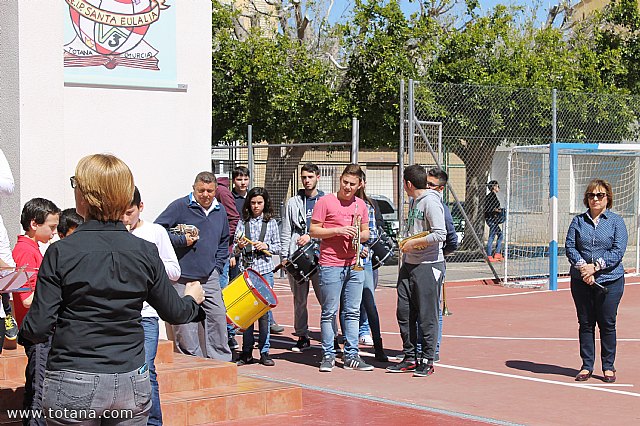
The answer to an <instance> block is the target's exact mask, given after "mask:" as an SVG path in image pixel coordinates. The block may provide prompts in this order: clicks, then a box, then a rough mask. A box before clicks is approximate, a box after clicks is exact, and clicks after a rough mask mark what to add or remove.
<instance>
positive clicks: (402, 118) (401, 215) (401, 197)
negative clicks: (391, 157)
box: [398, 80, 406, 264]
mask: <svg viewBox="0 0 640 426" xmlns="http://www.w3.org/2000/svg"><path fill="white" fill-rule="evenodd" d="M405 121H406V118H405V111H404V80H401V81H400V145H399V148H398V232H399V235H398V237H400V235H404V232H405V230H404V183H403V180H402V172H403V171H404V150H405V127H404V126H405ZM398 264H400V262H398Z"/></svg>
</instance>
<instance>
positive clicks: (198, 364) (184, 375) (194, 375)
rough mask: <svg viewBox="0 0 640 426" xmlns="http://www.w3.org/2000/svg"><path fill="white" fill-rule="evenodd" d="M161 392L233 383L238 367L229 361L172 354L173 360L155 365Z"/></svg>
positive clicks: (235, 380)
mask: <svg viewBox="0 0 640 426" xmlns="http://www.w3.org/2000/svg"><path fill="white" fill-rule="evenodd" d="M156 371H157V373H158V386H159V387H160V392H161V393H162V394H165V393H171V392H180V391H190V390H200V389H211V388H216V387H220V386H225V385H235V384H236V382H237V376H238V367H237V366H236V365H235V364H234V363H231V362H223V361H216V360H213V359H205V358H197V357H193V356H189V355H182V354H174V357H173V362H171V363H167V364H158V365H156Z"/></svg>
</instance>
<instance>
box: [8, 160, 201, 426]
mask: <svg viewBox="0 0 640 426" xmlns="http://www.w3.org/2000/svg"><path fill="white" fill-rule="evenodd" d="M71 187H72V188H73V189H74V194H75V200H76V210H77V212H78V214H80V216H82V217H83V218H84V220H85V223H83V224H82V225H80V226H79V227H78V228H77V229H76V231H75V232H74V233H73V234H71V235H70V236H68V237H67V238H65V239H63V240H60V241H58V242H56V243H55V244H53V245H52V246H51V247H50V248H49V249H48V250H47V252H46V253H45V256H44V260H43V261H42V266H41V268H40V270H39V272H38V281H37V290H36V292H35V296H34V300H33V304H32V305H31V309H30V310H29V313H28V314H27V316H26V318H25V320H24V323H23V325H22V328H21V330H20V336H19V338H20V339H21V340H28V341H31V342H33V343H38V342H43V341H46V340H47V338H48V337H49V336H50V335H51V334H53V340H52V343H51V351H50V353H49V359H48V362H47V369H46V373H45V379H44V390H43V393H44V396H43V398H44V400H43V407H44V409H45V414H46V415H47V416H48V418H47V423H48V424H50V425H62V424H101V421H100V420H99V419H100V418H103V419H104V422H103V423H102V424H106V423H105V422H108V424H118V423H121V424H127V425H146V424H147V417H148V415H149V409H150V408H151V385H150V383H149V371H148V367H147V365H146V364H145V356H144V332H143V329H142V325H141V315H140V310H141V309H142V303H143V302H144V301H145V300H147V301H148V302H149V304H150V305H151V306H153V307H154V308H155V309H156V310H157V311H158V314H159V315H160V317H161V318H162V319H164V320H165V321H168V322H171V323H186V322H190V321H198V320H202V319H203V317H204V312H203V311H202V309H201V308H200V306H199V304H200V303H202V301H203V300H204V293H203V291H202V287H201V286H200V284H199V283H197V282H194V283H189V284H188V285H187V291H185V297H183V298H180V297H179V296H178V295H177V293H176V292H175V290H174V289H173V287H172V286H171V282H170V281H169V279H168V278H167V274H166V272H165V270H164V266H163V264H162V261H161V260H160V257H159V256H158V250H157V248H156V247H155V245H154V244H153V243H149V242H147V241H145V240H143V239H141V238H137V237H136V236H134V235H132V234H130V233H129V232H128V231H127V228H126V227H125V226H124V225H123V224H122V222H121V221H120V218H121V217H122V215H123V214H124V212H125V211H126V210H127V209H128V208H129V206H130V205H131V200H132V199H133V191H134V183H133V176H132V174H131V171H130V170H129V167H127V165H126V164H125V163H124V162H123V161H122V160H120V159H119V158H117V157H115V156H113V155H108V154H94V155H89V156H87V157H84V158H82V159H81V160H80V161H79V162H78V165H77V166H76V173H75V176H72V177H71ZM107 411H111V413H107V415H105V413H106V412H107ZM116 411H117V413H116V414H118V413H119V415H120V416H122V415H123V413H126V415H125V416H124V418H122V417H120V420H115V419H113V417H115V416H114V415H113V414H112V413H113V412H116ZM109 414H111V415H109ZM110 417H111V418H110Z"/></svg>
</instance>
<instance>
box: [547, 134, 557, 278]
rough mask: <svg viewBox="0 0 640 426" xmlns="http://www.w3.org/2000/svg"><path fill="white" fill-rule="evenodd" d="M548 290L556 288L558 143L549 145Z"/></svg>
mask: <svg viewBox="0 0 640 426" xmlns="http://www.w3.org/2000/svg"><path fill="white" fill-rule="evenodd" d="M549 214H550V216H551V227H550V230H549V232H550V235H549V290H557V289H558V144H555V143H552V144H550V145H549Z"/></svg>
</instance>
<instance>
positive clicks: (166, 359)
mask: <svg viewBox="0 0 640 426" xmlns="http://www.w3.org/2000/svg"><path fill="white" fill-rule="evenodd" d="M173 354H174V347H173V342H172V341H171V340H159V341H158V352H157V353H156V365H158V364H169V363H172V362H173Z"/></svg>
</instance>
